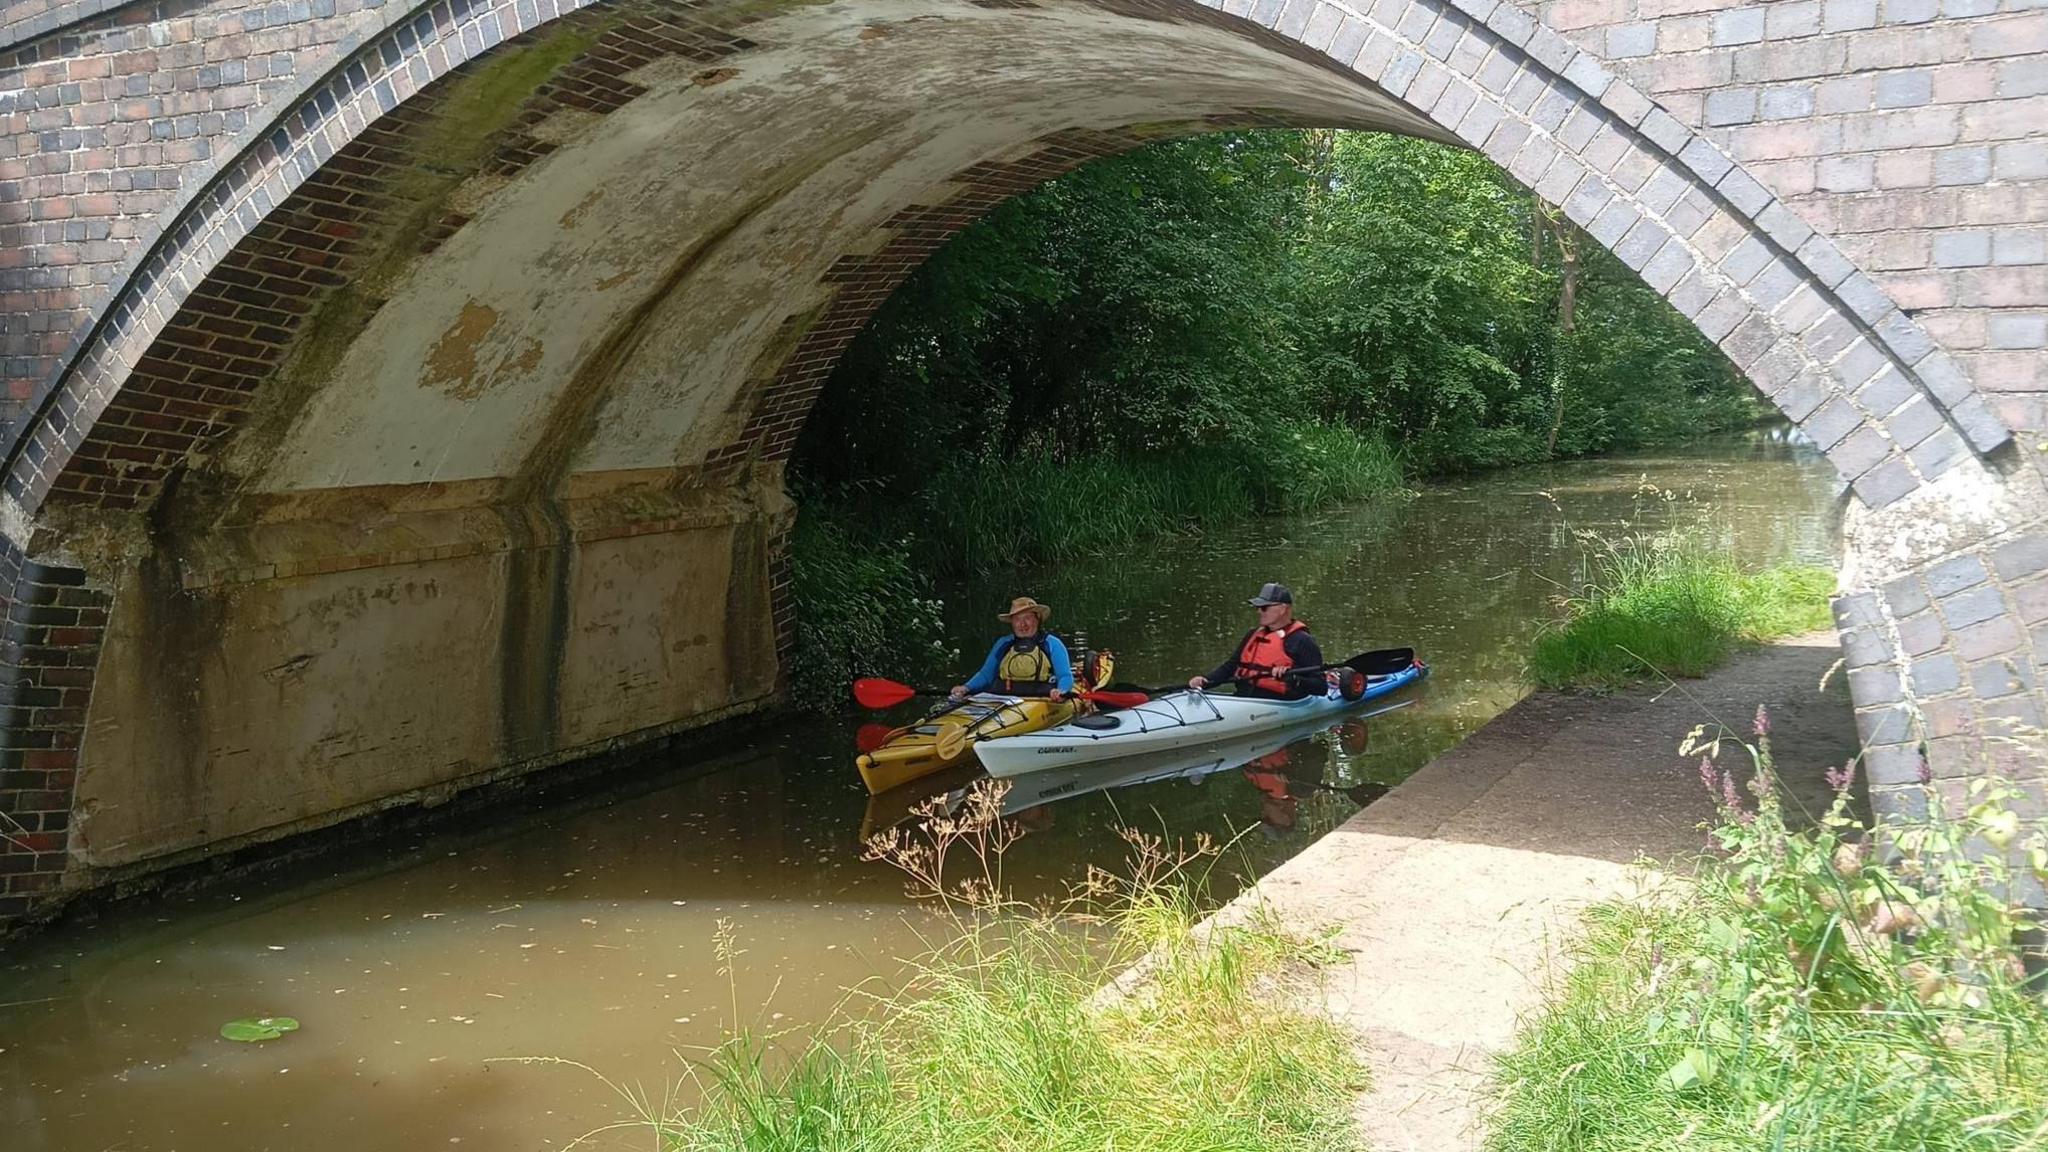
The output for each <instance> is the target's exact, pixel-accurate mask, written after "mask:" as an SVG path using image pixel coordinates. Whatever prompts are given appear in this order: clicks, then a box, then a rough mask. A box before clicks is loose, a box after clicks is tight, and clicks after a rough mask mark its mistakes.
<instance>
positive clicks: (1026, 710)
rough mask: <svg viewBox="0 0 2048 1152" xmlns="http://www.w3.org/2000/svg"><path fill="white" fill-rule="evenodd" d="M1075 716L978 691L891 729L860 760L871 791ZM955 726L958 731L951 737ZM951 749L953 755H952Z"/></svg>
mask: <svg viewBox="0 0 2048 1152" xmlns="http://www.w3.org/2000/svg"><path fill="white" fill-rule="evenodd" d="M1073 717H1074V706H1073V705H1072V704H1071V703H1068V702H1066V701H1061V702H1060V703H1057V704H1055V703H1053V702H1052V701H1050V700H1046V699H1044V698H1042V697H1021V696H1000V695H994V694H977V695H974V696H970V697H968V700H967V703H965V704H963V705H961V706H960V707H958V708H954V709H951V710H948V711H946V712H944V713H943V714H941V715H938V716H933V717H927V718H926V719H924V720H921V721H919V722H917V723H916V724H912V725H909V726H908V727H904V728H898V729H897V730H896V731H895V732H892V733H890V735H889V738H888V739H887V740H885V741H884V742H883V743H882V745H881V747H879V748H876V749H875V750H874V751H872V752H867V753H864V754H862V755H861V757H860V758H859V759H857V760H855V761H854V766H855V767H857V768H859V769H860V778H861V780H862V781H863V782H865V783H866V784H867V786H868V791H869V792H870V793H875V794H880V793H883V792H887V791H889V790H891V789H893V788H900V787H902V786H903V785H905V784H908V783H910V782H911V781H913V780H919V779H922V778H924V777H926V776H929V775H931V774H932V773H934V772H939V771H943V770H944V769H947V768H951V767H954V766H956V765H960V764H971V763H973V762H974V749H975V748H976V746H977V745H978V744H980V743H981V742H982V741H985V740H988V739H991V738H993V737H998V736H1013V735H1021V734H1023V733H1028V732H1035V731H1037V730H1038V729H1040V728H1047V727H1051V726H1053V725H1055V724H1063V723H1065V722H1066V721H1068V720H1071V719H1072V718H1073ZM949 731H952V732H957V733H958V735H957V736H949V734H948V733H949ZM947 752H951V753H952V755H950V756H949V755H946V753H947Z"/></svg>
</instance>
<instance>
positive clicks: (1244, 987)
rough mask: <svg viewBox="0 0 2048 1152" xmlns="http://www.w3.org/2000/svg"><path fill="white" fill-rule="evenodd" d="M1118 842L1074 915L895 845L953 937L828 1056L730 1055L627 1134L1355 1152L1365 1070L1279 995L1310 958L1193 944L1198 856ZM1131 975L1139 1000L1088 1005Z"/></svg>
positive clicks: (1248, 944) (1107, 999)
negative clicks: (1122, 864) (1132, 849)
mask: <svg viewBox="0 0 2048 1152" xmlns="http://www.w3.org/2000/svg"><path fill="white" fill-rule="evenodd" d="M991 797H998V799H996V800H994V801H993V802H991V800H990V798H991ZM991 803H993V804H994V807H991ZM998 808H999V793H997V792H994V791H992V790H988V791H981V792H978V793H977V798H976V799H975V800H972V801H970V804H969V809H970V810H969V811H968V812H967V813H966V814H964V815H962V814H956V815H955V816H954V817H949V818H945V821H944V822H943V827H944V828H946V829H947V831H945V832H942V833H941V835H942V836H952V837H954V838H956V839H957V838H960V837H962V836H974V835H982V836H988V835H991V833H989V832H988V828H989V827H990V822H991V821H992V819H993V812H994V811H995V810H997V809H998ZM977 809H978V810H979V811H980V812H981V813H982V814H983V817H985V818H984V819H980V824H981V829H980V831H979V832H976V831H973V830H972V826H973V825H974V824H975V823H976V822H977V819H978V818H977V817H976V815H975V814H974V812H975V810H977ZM962 829H969V830H968V831H962ZM994 835H1000V833H996V834H994ZM1130 839H1131V840H1132V842H1133V843H1134V844H1137V845H1138V846H1139V861H1140V862H1139V864H1138V865H1137V867H1136V868H1135V869H1134V872H1135V875H1136V879H1135V880H1131V881H1122V882H1111V881H1109V880H1107V879H1106V878H1104V877H1101V876H1098V877H1097V878H1096V879H1095V880H1094V881H1093V884H1092V888H1091V890H1090V892H1089V894H1088V896H1087V897H1086V899H1085V907H1083V906H1080V905H1069V906H1066V907H1063V908H1061V909H1058V910H1046V909H1026V908H1021V907H1018V906H1015V905H1012V904H1008V903H1006V902H1004V901H1002V900H1000V899H999V898H995V897H993V896H992V895H991V894H992V893H994V892H995V891H996V889H995V888H994V887H993V886H992V882H991V881H990V880H989V879H988V878H987V877H988V875H989V874H988V872H987V870H986V869H984V870H983V873H982V876H981V877H979V878H977V879H976V880H975V881H973V882H971V883H970V884H968V885H966V886H965V887H962V886H960V885H958V884H957V882H956V881H953V880H951V879H950V878H947V879H944V880H943V883H941V881H942V876H941V873H940V871H939V870H938V869H937V868H936V867H933V866H932V862H933V861H934V860H936V859H939V858H940V857H941V856H943V855H944V854H946V853H947V852H948V846H946V845H944V844H941V845H940V846H939V847H938V849H937V854H936V855H935V854H934V853H933V851H932V850H931V849H930V848H925V847H917V846H913V845H911V844H909V842H908V841H907V840H906V841H904V842H901V843H898V844H897V845H894V846H893V847H892V848H891V849H889V851H892V852H895V853H898V854H899V856H898V857H897V858H896V862H898V863H899V864H903V865H904V866H905V867H906V869H907V870H909V871H911V872H912V874H913V876H914V877H919V878H920V881H919V882H920V883H924V884H926V885H927V887H928V889H929V891H930V892H932V893H936V894H938V895H940V896H942V897H943V902H944V903H946V904H947V905H948V906H949V907H951V908H952V910H953V911H954V913H955V915H954V917H953V918H952V919H951V920H950V921H949V923H950V924H951V926H952V928H953V929H954V931H955V933H956V934H955V936H954V938H953V939H952V940H951V941H950V942H949V943H946V944H944V945H942V946H941V947H939V948H937V949H936V950H935V951H934V952H932V953H931V954H930V955H928V956H926V957H924V958H922V959H921V960H919V961H917V962H916V964H915V966H914V972H915V975H914V976H913V978H912V979H911V980H910V981H909V983H908V985H907V986H906V987H904V988H903V989H902V990H901V991H899V992H897V993H896V994H894V995H891V996H889V997H887V998H886V999H885V1000H883V1001H882V1002H881V1003H879V1004H878V1005H871V1006H869V1007H870V1009H871V1010H867V1011H861V1012H858V1013H855V1014H851V1015H850V1016H849V1017H848V1018H847V1019H845V1020H844V1021H842V1022H841V1024H840V1026H839V1028H838V1029H837V1030H836V1032H834V1033H833V1034H832V1035H831V1036H830V1037H829V1038H828V1039H824V1040H819V1041H816V1042H813V1043H811V1044H809V1045H808V1046H807V1047H805V1048H804V1049H803V1050H802V1051H801V1052H799V1053H797V1054H795V1055H794V1056H783V1055H780V1054H778V1053H776V1052H775V1051H774V1050H773V1049H772V1047H771V1046H770V1045H768V1044H765V1043H762V1042H759V1041H757V1040H754V1039H749V1038H746V1037H740V1038H737V1039H735V1040H734V1041H732V1042H731V1043H729V1044H727V1045H726V1046H725V1047H723V1048H721V1049H719V1050H718V1051H717V1052H716V1053H714V1054H713V1055H712V1056H711V1057H710V1058H709V1059H708V1060H707V1061H705V1062H704V1063H703V1064H701V1065H700V1066H699V1067H698V1068H697V1070H696V1072H695V1074H694V1076H695V1084H694V1088H695V1089H696V1092H695V1093H694V1094H695V1095H697V1096H699V1097H700V1099H699V1101H698V1102H697V1103H695V1104H693V1105H690V1106H688V1107H669V1106H666V1105H664V1106H661V1107H650V1106H648V1103H647V1102H646V1101H645V1100H639V1099H636V1101H635V1104H634V1108H635V1110H636V1112H637V1113H638V1114H637V1115H636V1116H634V1117H632V1118H629V1119H627V1120H626V1121H623V1122H622V1126H629V1127H636V1128H644V1129H648V1130H651V1131H652V1132H653V1134H654V1135H655V1137H656V1141H655V1142H656V1146H657V1147H658V1148H660V1149H663V1150H664V1152H681V1150H685V1149H688V1150H697V1149H721V1150H729V1152H732V1150H746V1152H767V1150H776V1152H794V1150H798V1149H803V1150H819V1152H823V1150H846V1152H851V1150H854V1149H859V1150H862V1152H927V1150H929V1152H938V1150H942V1149H943V1150H945V1152H977V1150H984V1149H986V1150H989V1152H997V1150H1002V1152H1011V1150H1023V1149H1031V1150H1034V1152H1036V1150H1046V1152H1062V1150H1070V1152H1082V1150H1088V1152H1109V1150H1125V1149H1130V1150H1139V1149H1152V1150H1159V1152H1180V1150H1185V1152H1197V1150H1200V1152H1235V1150H1243V1152H1254V1150H1257V1152H1290V1150H1299V1152H1325V1150H1328V1152H1335V1150H1336V1149H1342V1148H1350V1147H1353V1146H1354V1145H1353V1143H1352V1135H1353V1134H1352V1128H1351V1118H1350V1115H1351V1107H1352V1101H1353V1099H1354V1097H1355V1095H1356V1093H1357V1092H1358V1091H1360V1090H1361V1089H1362V1088H1363V1084H1364V1073H1363V1070H1362V1068H1361V1067H1360V1065H1359V1063H1358V1061H1357V1058H1356V1056H1355V1054H1354V1052H1353V1049H1352V1044H1351V1041H1350V1038H1349V1037H1348V1036H1347V1035H1345V1034H1343V1033H1342V1032H1341V1031H1340V1030H1339V1029H1338V1028H1337V1027H1336V1026H1335V1025H1334V1024H1332V1023H1330V1022H1329V1021H1328V1020H1326V1019H1324V1018H1322V1017H1320V1016H1317V1015H1311V1014H1308V1013H1306V1012H1303V1011H1300V1010H1297V1009H1295V1008H1292V1007H1290V1006H1289V1003H1290V1002H1289V1001H1288V999H1287V998H1286V996H1285V995H1284V992H1285V989H1286V987H1287V986H1288V985H1289V984H1290V983H1291V982H1293V981H1297V980H1301V979H1303V978H1305V977H1304V973H1307V972H1309V971H1311V969H1312V965H1313V964H1314V963H1315V962H1317V961H1318V960H1319V959H1320V958H1322V954H1323V953H1322V949H1320V948H1319V947H1318V946H1317V945H1315V944H1313V943H1311V942H1307V941H1303V940H1300V939H1297V938H1295V937H1292V936H1290V935H1288V934H1287V933H1285V932H1284V931H1282V930H1281V929H1279V928H1278V927H1276V926H1274V925H1273V924H1271V923H1268V922H1266V921H1264V920H1262V919H1260V918H1258V917H1256V916H1255V917H1253V918H1251V919H1250V920H1249V921H1248V922H1245V923H1240V924H1237V925H1234V926H1230V927H1217V928H1213V929H1210V930H1198V928H1197V924H1198V922H1199V921H1200V919H1201V916H1200V907H1199V905H1198V903H1197V901H1196V900H1195V899H1194V898H1193V897H1192V896H1191V895H1190V892H1191V891H1192V890H1193V888H1192V887H1191V883H1190V881H1191V879H1192V877H1191V876H1190V874H1189V871H1188V869H1189V866H1190V865H1191V864H1192V863H1193V862H1194V861H1195V860H1196V859H1197V856H1196V855H1195V854H1175V853H1172V852H1169V851H1168V850H1166V849H1165V848H1164V847H1163V846H1161V845H1160V844H1159V843H1158V842H1156V841H1150V840H1147V839H1146V838H1143V837H1137V836H1133V837H1130ZM1001 846H1002V845H1001V844H996V845H995V847H994V851H993V854H992V855H990V854H984V855H982V857H981V859H982V860H983V862H984V864H986V863H987V861H989V860H990V859H992V858H993V857H995V856H999V855H1000V850H1001ZM986 848H987V843H986V841H984V843H983V844H982V845H981V846H980V847H979V848H977V849H975V850H976V851H984V850H985V849H986ZM951 851H952V854H953V856H954V857H955V862H956V864H957V858H958V857H959V855H960V852H959V850H958V848H957V846H955V847H953V848H952V850H951ZM906 861H907V863H906ZM963 893H965V894H966V895H963ZM728 939H729V936H728ZM727 946H728V948H729V944H728V945H727ZM1141 957H1144V958H1146V959H1147V965H1148V966H1147V978H1146V979H1145V980H1144V982H1143V983H1142V984H1141V985H1139V986H1138V987H1136V988H1135V989H1134V990H1130V991H1128V992H1127V993H1126V994H1123V995H1104V994H1102V993H1101V992H1100V991H1099V990H1100V989H1102V988H1103V987H1104V986H1105V984H1107V983H1108V982H1110V981H1111V980H1112V979H1113V978H1114V977H1115V976H1116V975H1117V974H1118V973H1119V972H1122V971H1124V970H1125V969H1126V968H1127V967H1128V966H1129V965H1130V964H1132V963H1133V962H1135V961H1137V960H1138V959H1139V958H1141ZM677 1095H678V1094H676V1093H672V1094H671V1098H675V1097H676V1096H677Z"/></svg>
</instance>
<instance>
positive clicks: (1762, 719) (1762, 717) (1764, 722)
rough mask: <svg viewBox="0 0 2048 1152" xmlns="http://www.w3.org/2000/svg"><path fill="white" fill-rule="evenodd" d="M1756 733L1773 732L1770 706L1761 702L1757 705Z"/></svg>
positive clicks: (1759, 734)
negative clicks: (1766, 706) (1765, 705)
mask: <svg viewBox="0 0 2048 1152" xmlns="http://www.w3.org/2000/svg"><path fill="white" fill-rule="evenodd" d="M1756 734H1757V735H1758V736H1769V735H1770V734H1771V713H1770V710H1769V709H1768V708H1765V707H1764V706H1763V705H1761V704H1759V705H1757V706H1756Z"/></svg>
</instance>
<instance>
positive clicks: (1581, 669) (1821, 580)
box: [1528, 537, 1834, 688]
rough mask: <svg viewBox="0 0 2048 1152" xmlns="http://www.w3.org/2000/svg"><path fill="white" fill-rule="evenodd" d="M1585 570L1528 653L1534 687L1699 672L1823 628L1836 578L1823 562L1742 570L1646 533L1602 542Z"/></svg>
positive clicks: (1726, 559) (1721, 557) (1606, 684)
mask: <svg viewBox="0 0 2048 1152" xmlns="http://www.w3.org/2000/svg"><path fill="white" fill-rule="evenodd" d="M1591 566H1592V572H1591V575H1590V576H1589V577H1588V579H1587V580H1586V581H1585V583H1584V585H1583V586H1582V587H1581V588H1579V589H1578V590H1576V591H1575V592H1574V593H1573V594H1571V595H1568V596H1566V597H1564V598H1562V600H1561V606H1562V607H1563V609H1564V613H1563V615H1562V617H1561V618H1560V619H1559V620H1557V621H1556V622H1555V623H1554V624H1553V625H1552V626H1550V627H1548V628H1546V629H1545V630H1544V631H1543V632H1542V633H1540V634H1539V635H1538V636H1537V639H1536V643H1535V646H1534V647H1533V648H1532V650H1531V651H1530V654H1529V661H1528V675H1529V678H1530V679H1531V680H1533V681H1534V682H1535V683H1536V684H1537V685H1538V686H1540V687H1544V688H1613V687H1616V686H1619V685H1621V684H1625V683H1628V682H1630V681H1633V680H1638V679H1642V678H1644V677H1648V676H1658V675H1663V676H1701V675H1704V674H1705V673H1706V672H1708V671H1709V670H1711V669H1712V668H1714V667H1715V666H1717V665H1719V664H1720V663H1721V662H1723V661H1724V660H1726V659H1727V658H1728V657H1729V655H1730V654H1732V653H1733V652H1735V651H1736V650H1737V649H1738V648H1740V647H1742V646H1744V645H1747V644H1753V643H1758V642H1762V641H1766V640H1771V639H1775V638H1777V637H1780V636H1788V635H1796V634H1798V633H1800V632H1807V631H1812V630H1814V629H1818V628H1825V627H1827V626H1828V624H1829V619H1830V618H1829V615H1828V598H1829V596H1830V595H1831V594H1832V593H1833V591H1834V576H1833V574H1832V573H1830V572H1829V571H1827V570H1826V569H1824V568H1817V567H1813V566H1811V565H1796V564H1795V565H1778V566H1775V567H1772V568H1768V569H1765V570H1763V571H1761V572H1745V571H1743V570H1742V569H1741V567H1740V566H1738V565H1737V564H1736V563H1735V561H1734V559H1733V558H1732V557H1730V556H1728V555H1727V554H1725V553H1717V552H1714V551H1712V550H1709V549H1707V548H1704V547H1702V546H1699V545H1697V544H1693V543H1689V542H1686V541H1671V540H1665V539H1652V538H1647V537H1631V538H1628V539H1625V540H1621V541H1618V542H1603V543H1601V544H1600V546H1599V548H1598V549H1597V550H1596V551H1595V553H1594V555H1593V557H1592V559H1591Z"/></svg>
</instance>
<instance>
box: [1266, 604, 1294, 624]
mask: <svg viewBox="0 0 2048 1152" xmlns="http://www.w3.org/2000/svg"><path fill="white" fill-rule="evenodd" d="M1293 614H1294V605H1292V604H1267V605H1265V606H1264V607H1261V608H1260V609H1259V624H1260V625H1261V626H1262V627H1266V628H1278V627H1280V626H1282V625H1283V624H1285V623H1287V618H1288V617H1289V616H1291V615H1293Z"/></svg>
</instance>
